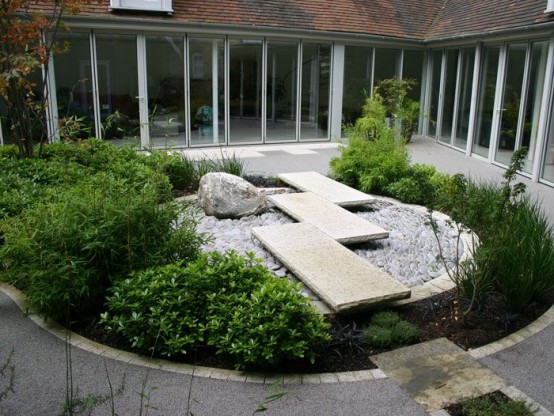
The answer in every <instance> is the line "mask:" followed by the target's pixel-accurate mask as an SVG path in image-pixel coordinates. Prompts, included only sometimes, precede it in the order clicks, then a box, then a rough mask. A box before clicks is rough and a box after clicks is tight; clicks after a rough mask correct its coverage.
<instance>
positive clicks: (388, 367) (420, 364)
mask: <svg viewBox="0 0 554 416" xmlns="http://www.w3.org/2000/svg"><path fill="white" fill-rule="evenodd" d="M371 360H372V361H373V362H374V363H375V364H377V365H378V366H379V368H380V369H381V370H383V371H384V372H385V374H387V375H388V376H389V378H391V379H393V380H394V381H395V382H397V383H398V384H399V385H400V387H402V388H403V389H404V390H405V391H407V392H408V394H410V395H411V396H412V398H413V399H414V400H415V401H416V402H418V403H420V404H422V405H424V406H425V407H426V408H427V411H429V412H432V411H436V410H439V409H442V408H444V407H447V406H448V405H449V404H452V403H459V402H461V401H463V400H465V399H469V398H472V397H478V396H482V395H484V394H488V393H491V392H493V391H496V390H500V389H502V388H503V387H505V386H506V383H505V382H504V380H502V379H501V378H500V377H498V376H497V375H496V374H495V373H493V372H492V371H491V370H489V369H488V368H486V367H485V366H484V365H482V364H481V363H479V362H478V361H477V360H475V359H473V358H472V357H471V355H470V354H469V353H467V352H466V351H464V350H462V349H461V348H460V347H458V346H457V345H455V344H454V343H452V342H450V341H449V340H447V339H446V338H439V339H436V340H433V341H429V342H423V343H420V344H416V345H412V346H409V347H405V348H400V349H397V350H394V351H389V352H385V353H383V354H378V355H374V356H372V357H371Z"/></svg>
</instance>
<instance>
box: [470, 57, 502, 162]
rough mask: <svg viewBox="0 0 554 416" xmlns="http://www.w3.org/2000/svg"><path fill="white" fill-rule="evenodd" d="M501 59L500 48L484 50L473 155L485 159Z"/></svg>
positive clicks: (487, 151) (487, 152)
mask: <svg viewBox="0 0 554 416" xmlns="http://www.w3.org/2000/svg"><path fill="white" fill-rule="evenodd" d="M499 57H500V47H499V46H486V47H484V48H483V53H482V58H481V69H480V71H481V76H480V77H479V79H480V84H479V102H478V104H477V125H476V131H475V136H474V139H473V153H475V154H477V155H480V156H483V157H487V156H488V154H489V145H490V139H491V133H492V122H493V116H494V99H495V92H496V79H497V76H498V59H499Z"/></svg>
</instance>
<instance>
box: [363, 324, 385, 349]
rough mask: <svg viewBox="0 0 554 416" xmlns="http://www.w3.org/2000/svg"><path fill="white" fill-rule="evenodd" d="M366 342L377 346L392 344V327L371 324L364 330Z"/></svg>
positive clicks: (382, 346) (383, 346)
mask: <svg viewBox="0 0 554 416" xmlns="http://www.w3.org/2000/svg"><path fill="white" fill-rule="evenodd" d="M363 338H364V340H365V342H366V343H367V344H368V345H370V346H372V347H375V348H387V347H389V346H390V345H391V344H392V328H390V327H383V326H378V325H370V326H368V327H367V328H366V329H365V330H364V335H363Z"/></svg>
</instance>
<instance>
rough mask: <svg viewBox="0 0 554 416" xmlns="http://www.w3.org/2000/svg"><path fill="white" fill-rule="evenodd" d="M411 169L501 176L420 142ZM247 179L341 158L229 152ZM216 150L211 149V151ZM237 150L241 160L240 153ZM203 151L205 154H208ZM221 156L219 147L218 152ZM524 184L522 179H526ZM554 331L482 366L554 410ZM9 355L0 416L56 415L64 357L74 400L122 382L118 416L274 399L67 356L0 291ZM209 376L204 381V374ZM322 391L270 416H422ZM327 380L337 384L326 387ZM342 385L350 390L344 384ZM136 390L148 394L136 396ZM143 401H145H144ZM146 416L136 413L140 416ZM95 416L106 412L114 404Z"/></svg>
mask: <svg viewBox="0 0 554 416" xmlns="http://www.w3.org/2000/svg"><path fill="white" fill-rule="evenodd" d="M409 148H410V150H411V151H412V155H413V156H412V159H413V161H414V162H425V163H430V164H434V165H436V166H437V167H438V168H439V169H441V170H443V171H447V172H450V173H455V172H464V173H468V174H470V175H471V176H472V177H474V178H484V179H490V180H499V179H500V178H501V175H502V169H500V168H496V167H493V166H491V165H489V164H487V163H484V162H482V161H480V160H477V159H474V158H467V157H466V156H464V155H462V154H459V153H458V152H456V151H454V150H451V149H448V148H445V147H443V146H440V145H437V144H435V143H433V142H432V141H429V140H424V139H419V138H416V139H415V140H414V142H413V143H412V144H410V146H409ZM232 150H233V151H234V152H235V153H236V154H237V155H238V156H241V157H243V158H244V160H245V162H246V163H247V168H248V169H249V170H250V171H256V172H265V173H267V174H272V175H275V174H277V173H281V172H295V171H301V170H314V171H318V172H321V173H324V174H325V173H327V172H328V160H329V159H330V158H331V157H332V156H335V155H336V154H337V153H338V152H337V149H336V146H334V145H333V144H324V145H318V144H311V145H299V146H292V145H288V146H270V147H255V148H252V147H250V148H244V149H239V148H234V149H232ZM214 152H215V151H214ZM241 152H242V155H241ZM205 153H209V152H205ZM215 154H219V149H218V150H217V153H215ZM526 182H528V181H526ZM529 190H530V192H531V193H532V194H533V195H535V196H536V197H537V198H540V199H541V200H543V207H544V209H545V211H546V213H547V215H548V216H549V218H550V219H552V220H553V223H554V189H552V188H549V187H546V186H544V185H538V184H529ZM552 345H554V325H553V324H550V325H548V326H547V327H546V328H545V329H543V330H542V331H540V332H538V333H537V334H535V335H533V336H530V337H529V338H527V339H526V340H524V341H523V342H520V343H518V344H516V345H514V346H512V347H509V348H506V349H503V350H500V351H498V352H494V353H493V354H490V355H488V356H485V357H483V358H480V362H481V363H483V364H484V365H486V366H487V367H489V368H490V369H492V370H493V371H494V372H495V373H496V374H498V375H499V376H501V377H502V378H503V379H504V380H506V382H507V384H509V385H514V386H515V387H517V388H518V389H519V390H521V391H523V392H524V393H526V394H527V395H528V396H530V397H531V398H532V399H534V400H536V401H537V402H539V403H540V404H542V405H543V406H544V407H545V408H546V409H548V410H549V411H551V412H554V379H553V376H552V375H553V374H554V349H553V348H552ZM10 352H13V355H12V357H11V365H13V369H14V373H13V374H14V379H13V392H12V391H10V392H8V393H7V396H6V397H5V398H3V399H2V400H0V415H6V416H19V415H21V416H35V415H37V416H38V415H40V416H42V415H58V414H60V413H61V412H62V410H63V404H64V400H65V397H66V385H67V383H66V376H67V372H66V370H67V368H68V365H67V363H68V357H69V356H70V358H71V366H72V383H71V384H72V385H73V388H74V394H75V397H82V398H86V397H87V396H88V395H90V394H93V395H109V393H110V388H109V382H111V384H112V386H113V388H114V389H117V388H118V387H119V386H120V385H121V383H122V381H123V380H124V382H125V383H124V386H125V388H124V391H123V393H122V394H119V395H116V396H115V399H114V407H115V412H116V413H117V414H119V415H139V414H149V415H168V416H172V415H187V412H191V413H192V414H194V415H197V416H201V415H249V414H252V413H253V412H254V410H255V409H256V408H257V407H258V406H259V405H260V404H261V403H263V401H264V399H265V398H266V397H267V396H268V395H269V394H270V392H269V389H268V385H266V384H261V383H245V382H237V381H231V380H220V379H215V378H209V377H191V376H190V375H187V374H182V373H176V372H171V371H161V370H158V369H147V368H144V367H141V366H138V365H136V364H133V363H123V362H121V361H118V360H114V359H111V358H105V357H102V356H100V355H98V354H96V353H93V352H88V351H85V350H82V349H80V348H79V347H72V348H67V344H66V343H65V342H62V341H61V340H59V339H58V338H56V337H55V336H53V335H52V334H50V333H49V332H47V331H45V330H44V329H42V328H41V327H39V326H38V325H36V324H35V323H34V322H33V321H32V320H30V319H29V318H28V317H26V316H25V315H24V314H23V313H22V312H21V310H20V309H19V308H18V307H17V306H16V304H15V303H14V302H13V301H12V300H10V299H9V298H8V297H7V296H6V295H5V294H4V293H2V292H1V291H0V369H2V364H4V363H5V362H6V359H7V356H8V355H9V354H10ZM9 373H10V372H9V370H8V369H5V370H4V375H3V376H1V375H0V393H1V392H2V389H3V388H4V387H5V386H6V385H7V382H8V380H7V378H8V377H9ZM208 374H209V373H208ZM314 379H315V380H317V383H319V384H312V383H309V384H299V383H298V382H290V383H286V384H285V385H284V390H285V391H286V392H287V394H286V395H285V396H284V397H283V398H282V399H280V400H278V401H276V402H273V403H270V404H268V408H269V410H268V412H266V414H268V415H376V416H380V415H383V416H385V415H391V416H393V415H394V416H398V415H402V416H404V415H406V416H409V415H425V414H426V413H425V410H424V409H423V407H422V406H420V405H419V404H417V403H416V402H415V401H413V400H412V399H411V398H410V397H409V396H408V394H407V393H405V392H404V391H403V390H402V389H401V388H400V387H399V386H398V385H397V384H396V383H395V382H393V381H392V380H391V379H388V378H381V377H378V378H376V379H363V380H360V381H356V377H355V375H349V376H348V375H344V376H343V377H342V380H343V382H336V381H338V376H336V375H329V376H326V377H317V378H312V380H314ZM329 381H335V382H334V383H329ZM347 381H348V382H347ZM141 392H142V393H144V394H143V395H142V396H141ZM141 397H143V400H142V403H141ZM141 409H142V411H141ZM93 414H96V415H106V414H112V413H111V410H110V403H109V402H108V403H105V404H102V405H100V406H99V407H97V408H96V410H95V412H93Z"/></svg>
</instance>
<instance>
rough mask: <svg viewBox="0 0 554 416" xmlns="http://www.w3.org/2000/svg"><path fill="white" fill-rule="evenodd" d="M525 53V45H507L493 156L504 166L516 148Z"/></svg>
mask: <svg viewBox="0 0 554 416" xmlns="http://www.w3.org/2000/svg"><path fill="white" fill-rule="evenodd" d="M526 51H527V45H526V44H525V43H517V44H511V45H508V50H507V54H508V56H507V59H506V77H505V80H504V94H503V98H502V111H501V112H500V133H499V136H498V145H497V148H496V155H495V160H496V161H497V162H500V163H503V164H505V165H508V164H509V163H510V159H511V158H512V154H513V153H514V149H515V146H516V139H517V127H518V120H519V108H520V104H521V89H522V83H523V75H524V71H525V54H526Z"/></svg>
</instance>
